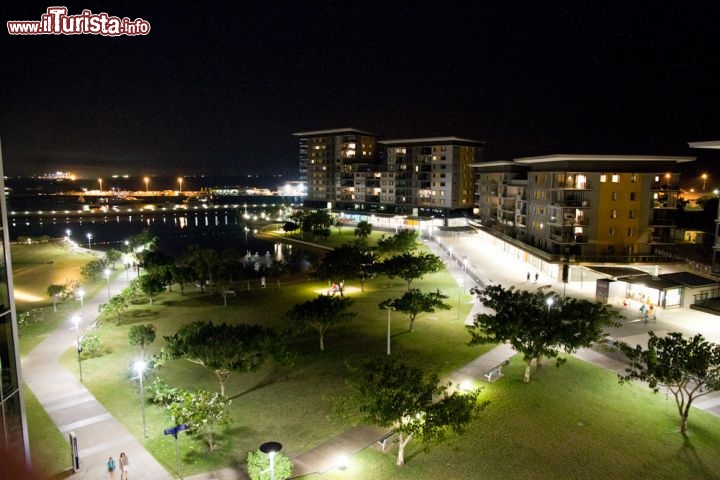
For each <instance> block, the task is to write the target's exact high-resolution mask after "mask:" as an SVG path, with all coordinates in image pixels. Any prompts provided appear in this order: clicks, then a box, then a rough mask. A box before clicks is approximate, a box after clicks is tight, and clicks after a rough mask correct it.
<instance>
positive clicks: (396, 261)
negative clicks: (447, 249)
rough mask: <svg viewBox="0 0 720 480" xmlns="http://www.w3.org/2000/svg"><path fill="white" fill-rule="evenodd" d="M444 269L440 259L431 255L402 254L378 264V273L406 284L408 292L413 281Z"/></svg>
mask: <svg viewBox="0 0 720 480" xmlns="http://www.w3.org/2000/svg"><path fill="white" fill-rule="evenodd" d="M444 267H445V264H444V263H443V261H442V260H440V257H438V256H437V255H433V254H432V253H421V254H418V255H413V254H411V253H402V254H400V255H395V256H394V257H390V258H387V259H385V260H383V261H382V262H381V263H380V264H379V270H380V272H382V273H384V274H385V275H387V276H388V277H390V278H394V277H400V278H402V279H403V280H405V281H406V282H407V286H408V290H410V285H411V283H412V281H413V280H416V279H420V278H422V277H423V276H424V275H426V274H428V273H435V272H439V271H440V270H442V269H443V268H444Z"/></svg>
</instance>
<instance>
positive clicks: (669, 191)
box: [473, 155, 695, 257]
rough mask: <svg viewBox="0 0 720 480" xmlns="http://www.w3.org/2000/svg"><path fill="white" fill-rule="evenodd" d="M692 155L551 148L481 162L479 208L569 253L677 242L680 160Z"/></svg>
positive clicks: (645, 250)
mask: <svg viewBox="0 0 720 480" xmlns="http://www.w3.org/2000/svg"><path fill="white" fill-rule="evenodd" d="M694 159H695V158H694V157H664V156H639V155H631V156H621V155H548V156H542V157H526V158H518V159H515V160H513V161H510V162H508V161H503V162H487V163H477V164H474V165H473V167H474V168H475V169H476V171H477V185H476V190H477V196H476V202H477V210H476V211H477V214H478V216H479V217H480V219H481V221H482V222H483V223H484V224H486V225H488V226H491V227H493V228H495V229H497V230H500V231H503V232H504V233H506V234H508V235H510V236H513V237H516V238H517V239H518V240H520V241H522V242H524V243H527V244H529V245H532V246H534V247H537V248H540V249H541V250H543V251H545V252H548V253H551V254H557V255H563V256H569V255H574V256H581V257H602V256H605V257H610V256H625V255H643V254H650V253H652V250H653V247H655V246H661V245H663V244H669V243H674V241H675V228H676V215H677V201H678V196H679V193H680V186H679V175H678V174H677V173H676V166H677V164H678V163H683V162H690V161H693V160H694Z"/></svg>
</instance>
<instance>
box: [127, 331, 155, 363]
mask: <svg viewBox="0 0 720 480" xmlns="http://www.w3.org/2000/svg"><path fill="white" fill-rule="evenodd" d="M154 341H155V325H152V324H147V325H133V326H132V327H130V330H129V331H128V343H130V345H139V346H140V351H141V352H142V357H143V358H145V345H150V344H151V343H153V342H154Z"/></svg>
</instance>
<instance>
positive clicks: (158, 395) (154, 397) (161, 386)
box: [145, 377, 185, 408]
mask: <svg viewBox="0 0 720 480" xmlns="http://www.w3.org/2000/svg"><path fill="white" fill-rule="evenodd" d="M145 389H146V390H147V391H148V395H149V397H150V401H152V402H153V403H156V404H158V405H161V406H163V407H165V408H167V407H169V406H170V405H171V404H172V403H174V402H177V401H178V400H180V396H181V395H182V394H184V393H185V390H183V389H181V388H177V387H171V386H169V385H168V384H167V383H165V381H164V380H163V379H162V378H160V377H155V379H154V380H153V381H152V382H150V383H149V384H148V385H147V386H146V387H145Z"/></svg>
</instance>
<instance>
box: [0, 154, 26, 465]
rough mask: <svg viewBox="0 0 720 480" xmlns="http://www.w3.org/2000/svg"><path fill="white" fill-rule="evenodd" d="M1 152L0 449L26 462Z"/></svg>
mask: <svg viewBox="0 0 720 480" xmlns="http://www.w3.org/2000/svg"><path fill="white" fill-rule="evenodd" d="M3 178H4V177H3V168H2V152H1V151H0V231H1V232H2V247H0V248H2V251H1V252H0V368H2V382H0V420H1V421H2V431H0V446H2V447H3V448H5V449H6V450H8V451H9V452H10V454H12V455H14V456H16V458H24V459H25V461H27V462H28V463H29V458H30V450H29V444H28V435H27V423H26V419H25V406H24V402H23V397H22V390H21V388H20V387H21V385H22V377H21V375H20V353H19V347H18V331H17V312H16V310H15V300H14V297H13V283H12V275H11V273H12V264H11V261H10V239H9V235H8V223H7V208H6V203H5V182H4V180H3Z"/></svg>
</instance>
